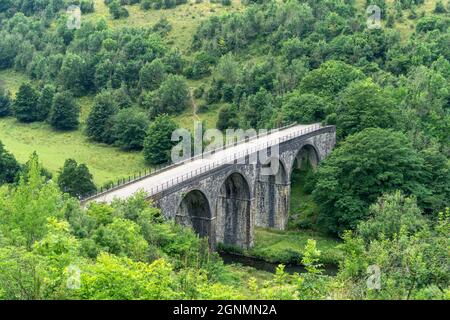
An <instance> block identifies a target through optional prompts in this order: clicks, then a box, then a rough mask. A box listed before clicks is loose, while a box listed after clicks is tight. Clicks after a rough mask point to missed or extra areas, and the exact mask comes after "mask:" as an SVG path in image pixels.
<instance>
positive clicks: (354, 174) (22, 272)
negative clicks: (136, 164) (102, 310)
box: [0, 0, 450, 299]
mask: <svg viewBox="0 0 450 320" xmlns="http://www.w3.org/2000/svg"><path fill="white" fill-rule="evenodd" d="M199 2H200V1H199ZM362 2H364V4H363V7H364V8H365V7H366V6H367V5H370V4H376V5H378V6H379V7H380V8H381V9H382V27H381V28H379V29H368V28H367V16H366V14H365V9H362V10H361V7H360V5H361V1H353V0H342V1H340V0H290V1H251V0H249V1H246V2H243V3H242V6H243V7H242V10H239V11H236V12H232V13H228V14H221V13H220V12H218V13H217V14H215V15H213V16H211V17H210V18H208V19H204V20H202V22H201V23H199V25H198V27H197V28H196V32H195V34H193V36H192V41H191V43H190V47H189V48H188V49H183V50H182V49H180V48H177V47H176V45H174V44H173V43H171V42H170V41H167V36H168V34H169V33H170V32H171V30H172V28H173V26H172V25H171V23H170V22H169V21H168V20H167V19H165V18H161V19H160V20H159V21H158V22H157V23H154V24H149V25H146V26H141V27H127V26H125V27H121V28H115V27H112V26H111V21H113V23H114V21H119V20H124V19H129V13H128V10H129V9H130V8H132V7H134V6H139V10H142V11H146V10H162V11H164V10H170V9H171V8H174V7H176V6H187V4H186V3H185V1H175V0H173V1H170V0H163V1H157V0H141V1H137V0H136V1H134V0H130V1H126V0H121V1H118V0H113V1H105V4H106V5H107V8H108V14H109V16H108V17H103V18H101V19H96V20H93V19H88V20H86V21H85V20H82V24H81V28H80V29H69V28H67V19H68V16H67V15H66V13H65V9H66V8H67V7H68V6H69V5H71V4H75V5H80V8H81V12H82V14H83V15H82V18H83V16H85V15H86V16H88V15H89V14H94V13H95V12H96V10H97V9H96V5H95V3H94V2H93V1H91V0H81V1H76V0H75V1H65V0H33V1H30V0H6V1H2V2H1V4H0V70H11V69H13V70H15V72H18V73H20V74H23V75H25V76H26V77H27V79H28V81H26V82H23V83H21V84H20V86H19V89H18V90H17V92H15V94H12V93H11V92H9V91H8V90H6V89H2V88H1V82H0V117H5V118H8V117H15V118H16V119H17V121H18V122H19V123H26V124H29V125H31V124H32V123H34V122H46V123H49V124H50V125H51V127H52V128H53V129H54V130H55V132H61V131H63V132H71V131H73V130H82V131H83V134H84V135H85V136H86V137H88V138H89V141H90V143H92V144H98V143H102V144H107V145H111V146H114V147H117V148H120V149H122V150H125V151H127V152H128V151H129V152H131V151H136V150H137V151H141V150H142V152H141V153H140V154H141V156H142V158H143V159H144V160H145V162H146V163H147V164H148V165H149V166H154V165H160V164H165V163H167V162H168V161H169V152H170V149H171V148H172V146H173V143H172V142H171V141H170V136H171V133H172V131H173V130H175V129H176V128H178V127H179V123H177V122H176V121H175V120H174V117H177V116H180V115H181V114H183V113H184V112H187V110H189V109H190V108H192V107H193V106H192V104H193V101H194V104H195V103H196V104H198V106H197V107H198V110H197V112H198V113H202V112H205V111H207V110H214V109H213V108H214V106H219V109H218V111H217V112H218V116H217V119H218V120H217V124H216V127H217V128H218V129H220V130H225V129H227V128H256V129H259V128H275V127H280V126H282V125H286V124H290V123H293V122H298V123H315V122H321V123H323V124H331V125H336V128H337V139H338V142H337V146H336V148H335V150H334V151H333V152H332V154H331V155H330V156H329V157H328V158H327V159H325V160H324V161H323V162H322V163H321V164H320V165H319V166H318V168H317V169H316V170H314V171H311V172H308V179H307V182H306V183H305V185H304V188H303V189H304V191H305V192H306V193H307V194H308V199H311V202H312V203H314V205H315V206H316V207H317V208H316V211H315V212H314V214H313V215H311V216H306V217H302V218H301V221H291V223H290V225H292V226H294V227H293V228H294V229H296V230H299V229H300V230H302V229H305V228H306V229H314V230H315V231H318V232H321V233H322V234H326V235H328V236H331V237H336V238H340V239H342V243H341V244H340V245H339V250H340V251H341V252H342V258H341V259H340V260H339V261H338V264H339V272H338V274H337V275H336V276H334V277H332V276H328V275H325V274H324V272H323V268H322V262H323V260H321V252H320V250H318V249H317V247H316V242H315V241H314V240H313V239H311V240H309V241H308V242H307V244H306V246H305V248H304V250H303V254H302V256H301V257H299V260H300V261H297V262H298V263H301V264H303V265H305V266H306V269H307V272H306V273H304V274H300V275H298V274H294V275H291V274H289V273H286V272H285V271H284V269H283V266H280V267H279V268H278V269H277V272H276V273H275V274H274V275H270V277H268V278H266V279H264V280H261V279H260V278H258V277H250V278H245V277H243V276H241V275H238V274H237V273H236V272H233V271H230V268H228V267H227V266H225V265H224V264H223V262H222V260H221V259H220V257H219V256H218V255H217V254H216V253H211V252H210V251H209V250H208V245H207V241H206V240H205V239H199V238H198V237H197V236H196V235H195V234H194V233H193V231H191V230H190V229H186V228H184V227H181V226H178V225H176V224H175V223H174V222H172V221H166V220H165V219H164V218H163V217H162V216H161V213H160V212H159V211H158V210H157V209H155V208H149V207H148V205H147V204H146V202H145V201H144V195H142V194H140V195H137V196H136V197H135V198H133V199H129V200H128V201H126V202H120V201H117V202H115V203H113V204H112V205H110V206H109V205H98V204H93V205H91V206H89V208H87V209H84V208H81V207H80V205H79V203H78V200H77V199H79V198H81V197H83V196H86V195H89V194H91V193H93V192H95V191H96V190H97V188H99V186H96V185H95V184H94V183H93V176H92V174H91V172H90V171H89V168H88V167H87V166H86V165H85V164H83V163H77V161H75V160H74V159H67V160H66V161H65V163H64V164H63V165H62V167H61V169H60V171H59V172H58V173H57V174H55V173H52V172H50V171H49V170H47V169H46V168H45V164H42V163H41V162H40V160H39V155H38V154H32V155H31V156H30V160H29V161H28V162H27V163H19V162H18V161H17V160H16V158H15V157H14V149H8V150H7V148H5V147H4V146H3V144H2V143H1V139H2V137H1V136H0V184H3V186H2V187H0V298H3V299H80V298H81V299H173V298H178V299H231V298H237V299H248V298H253V299H260V298H262V299H327V298H332V299H449V298H450V278H449V277H450V273H449V272H448V271H449V254H448V247H449V244H450V243H449V235H450V229H449V228H450V224H449V222H450V221H449V219H450V212H449V209H448V207H449V205H450V203H449V202H450V160H449V157H450V6H449V3H448V1H439V0H438V1H431V3H432V8H431V10H428V11H425V9H424V8H425V6H429V5H430V1H424V0H408V1H407V0H396V1H385V0H373V1H367V2H366V1H362ZM219 5H220V6H221V7H229V6H230V5H233V0H232V1H231V2H230V1H222V2H220V4H219ZM411 21H412V22H413V25H414V28H413V29H411V30H405V29H401V28H399V27H398V26H399V25H402V24H404V23H406V22H411ZM193 84H194V85H193ZM83 97H93V98H92V104H91V105H90V106H89V108H88V114H87V117H86V121H85V122H82V121H81V120H80V119H81V116H80V112H81V111H82V108H81V106H80V105H79V101H80V98H83ZM293 196H295V195H294V194H293ZM374 264H376V265H378V266H380V268H381V269H382V270H383V274H382V277H381V290H372V289H368V288H367V286H366V278H367V273H366V271H367V267H368V266H369V265H374ZM73 266H76V268H78V269H77V270H80V274H81V280H80V281H81V282H80V283H79V286H77V287H76V288H69V287H68V286H67V278H68V277H69V278H70V272H71V270H72V269H73V268H72V267H73ZM199 270H200V271H199ZM72 271H73V270H72Z"/></svg>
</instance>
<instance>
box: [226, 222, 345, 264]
mask: <svg viewBox="0 0 450 320" xmlns="http://www.w3.org/2000/svg"><path fill="white" fill-rule="evenodd" d="M308 239H314V240H316V242H317V249H319V250H320V251H321V255H320V260H319V262H320V263H321V264H323V265H324V266H327V268H329V269H330V270H332V269H336V268H337V265H338V264H339V261H340V260H341V259H342V252H341V251H340V249H339V244H340V241H339V240H338V239H333V238H329V237H325V236H323V235H320V234H319V233H316V232H313V231H307V230H306V231H304V230H299V231H296V230H295V231H294V230H289V231H278V230H269V229H261V228H256V229H255V243H254V247H253V248H251V249H249V250H242V249H239V248H235V247H225V246H220V247H219V251H220V252H221V253H222V256H225V259H224V260H226V259H228V258H230V259H235V260H236V262H237V263H241V264H243V265H248V266H256V268H258V269H261V270H265V271H269V272H272V268H273V266H274V265H275V266H276V265H278V264H284V265H286V266H289V267H290V268H298V270H296V271H298V272H301V268H302V267H301V263H300V261H301V259H302V257H303V252H304V248H305V245H306V242H307V241H308ZM230 255H232V256H230ZM239 257H242V258H239ZM245 257H246V258H249V259H252V261H249V260H247V261H246V260H245ZM230 259H229V260H230ZM258 261H260V262H261V263H258ZM228 262H229V261H228ZM263 262H267V263H268V264H269V265H266V266H264V263H263ZM252 264H253V265H252Z"/></svg>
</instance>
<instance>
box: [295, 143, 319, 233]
mask: <svg viewBox="0 0 450 320" xmlns="http://www.w3.org/2000/svg"><path fill="white" fill-rule="evenodd" d="M318 164H319V156H318V153H317V151H316V149H315V148H314V146H312V145H305V146H303V147H302V148H301V149H300V150H299V151H298V152H297V155H296V157H295V159H294V163H293V165H292V170H291V173H290V182H291V197H290V204H289V208H290V209H289V216H290V222H289V223H290V224H293V225H294V226H295V227H300V228H310V227H311V226H312V224H314V223H315V216H316V206H315V204H314V202H313V200H312V196H311V193H312V191H313V190H312V184H311V183H310V182H311V180H312V175H313V174H314V171H315V169H316V168H317V165H318Z"/></svg>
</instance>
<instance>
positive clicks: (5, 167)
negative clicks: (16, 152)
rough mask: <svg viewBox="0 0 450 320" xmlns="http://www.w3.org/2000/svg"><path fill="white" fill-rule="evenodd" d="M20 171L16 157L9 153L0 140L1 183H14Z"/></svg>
mask: <svg viewBox="0 0 450 320" xmlns="http://www.w3.org/2000/svg"><path fill="white" fill-rule="evenodd" d="M19 171H20V165H19V163H18V162H17V160H16V158H15V157H14V156H13V155H12V154H11V153H9V152H8V151H7V150H6V149H5V146H4V145H3V143H2V142H1V141H0V185H1V184H4V183H12V182H14V179H15V178H16V176H17V174H18V172H19Z"/></svg>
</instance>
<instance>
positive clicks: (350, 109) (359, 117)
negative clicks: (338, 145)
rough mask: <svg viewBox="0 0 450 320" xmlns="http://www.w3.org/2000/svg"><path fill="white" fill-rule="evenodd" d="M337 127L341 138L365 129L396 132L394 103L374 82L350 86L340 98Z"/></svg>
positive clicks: (396, 112)
mask: <svg viewBox="0 0 450 320" xmlns="http://www.w3.org/2000/svg"><path fill="white" fill-rule="evenodd" d="M338 101H339V105H338V108H337V112H336V114H337V115H336V127H337V131H338V135H339V137H341V138H343V137H346V136H348V135H350V134H353V133H356V132H359V131H362V130H363V129H365V128H376V127H378V128H397V125H398V120H397V119H398V118H397V116H398V114H399V113H400V110H399V109H397V108H396V106H395V101H394V99H393V98H392V97H391V96H390V95H389V94H388V93H387V92H386V91H384V90H383V89H382V88H381V87H380V86H378V85H377V84H375V83H374V82H373V81H372V80H371V79H366V80H361V81H356V82H353V83H351V84H350V85H349V86H348V87H347V88H346V89H344V91H343V92H342V93H341V94H340V96H339V99H338Z"/></svg>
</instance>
